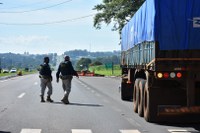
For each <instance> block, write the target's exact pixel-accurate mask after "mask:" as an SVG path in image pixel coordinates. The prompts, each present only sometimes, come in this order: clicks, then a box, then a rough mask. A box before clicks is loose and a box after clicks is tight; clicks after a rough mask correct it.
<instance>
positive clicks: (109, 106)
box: [0, 74, 200, 133]
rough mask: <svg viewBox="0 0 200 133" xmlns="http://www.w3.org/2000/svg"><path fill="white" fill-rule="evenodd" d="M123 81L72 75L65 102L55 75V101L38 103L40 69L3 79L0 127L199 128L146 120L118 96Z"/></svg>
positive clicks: (14, 130)
mask: <svg viewBox="0 0 200 133" xmlns="http://www.w3.org/2000/svg"><path fill="white" fill-rule="evenodd" d="M54 77H55V76H54ZM119 86H120V79H119V78H110V77H80V78H79V79H78V78H76V77H74V78H73V82H72V92H71V94H70V97H69V100H70V104H69V105H64V104H62V103H61V101H60V100H61V98H62V96H63V90H62V86H61V82H60V83H56V82H55V79H54V80H53V95H52V99H53V100H54V103H47V102H45V103H40V97H39V95H40V80H39V78H38V74H34V75H27V76H21V77H15V78H10V79H6V80H0V133H200V123H199V124H198V123H197V124H188V125H185V124H169V123H168V124H167V123H165V124H159V123H148V122H146V121H145V120H144V119H143V118H141V117H139V116H138V115H137V114H135V113H133V107H132V102H125V101H122V100H121V99H120V93H119Z"/></svg>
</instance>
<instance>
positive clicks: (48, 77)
mask: <svg viewBox="0 0 200 133" xmlns="http://www.w3.org/2000/svg"><path fill="white" fill-rule="evenodd" d="M39 77H40V78H43V79H51V77H50V76H45V75H40V76H39Z"/></svg>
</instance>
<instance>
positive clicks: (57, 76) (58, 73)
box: [56, 65, 60, 82]
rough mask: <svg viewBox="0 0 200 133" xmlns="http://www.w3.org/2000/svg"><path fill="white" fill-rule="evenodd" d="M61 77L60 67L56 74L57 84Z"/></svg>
mask: <svg viewBox="0 0 200 133" xmlns="http://www.w3.org/2000/svg"><path fill="white" fill-rule="evenodd" d="M59 75H60V65H59V67H58V71H57V72H56V78H57V80H56V81H57V82H59Z"/></svg>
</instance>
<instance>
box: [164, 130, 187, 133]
mask: <svg viewBox="0 0 200 133" xmlns="http://www.w3.org/2000/svg"><path fill="white" fill-rule="evenodd" d="M168 131H169V132H171V133H190V132H189V131H187V130H185V129H168Z"/></svg>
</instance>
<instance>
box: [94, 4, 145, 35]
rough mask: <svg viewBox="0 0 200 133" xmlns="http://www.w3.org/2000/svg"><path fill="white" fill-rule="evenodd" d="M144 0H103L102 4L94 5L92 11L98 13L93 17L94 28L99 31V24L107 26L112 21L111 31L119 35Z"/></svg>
mask: <svg viewBox="0 0 200 133" xmlns="http://www.w3.org/2000/svg"><path fill="white" fill-rule="evenodd" d="M144 1H145V0H103V3H102V4H98V5H96V6H95V7H94V8H93V10H97V11H98V13H97V14H96V15H95V17H94V27H95V28H96V29H101V23H102V22H104V23H106V24H107V25H109V24H110V23H111V22H112V21H113V22H114V26H113V28H112V30H113V31H117V30H118V31H119V33H121V30H122V28H123V27H124V25H125V24H126V23H127V22H128V21H129V20H130V18H131V17H132V16H133V15H134V14H135V12H136V11H137V10H138V9H139V7H140V6H141V5H142V3H143V2H144Z"/></svg>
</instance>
